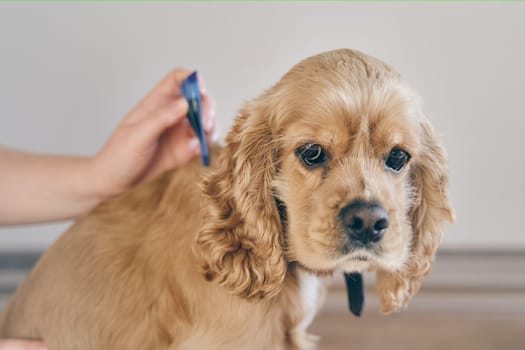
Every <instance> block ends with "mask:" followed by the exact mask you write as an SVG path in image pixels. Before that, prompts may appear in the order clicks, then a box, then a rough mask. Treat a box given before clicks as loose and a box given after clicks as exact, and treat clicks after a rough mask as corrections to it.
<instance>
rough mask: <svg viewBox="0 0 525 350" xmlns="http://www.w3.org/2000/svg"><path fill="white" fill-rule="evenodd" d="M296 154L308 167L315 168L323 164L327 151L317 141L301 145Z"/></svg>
mask: <svg viewBox="0 0 525 350" xmlns="http://www.w3.org/2000/svg"><path fill="white" fill-rule="evenodd" d="M295 154H297V156H298V157H299V159H301V160H302V161H303V164H304V165H305V166H306V167H308V168H313V167H316V166H319V165H321V164H323V163H324V162H325V161H326V153H325V151H324V150H323V147H321V145H318V144H315V143H307V144H306V145H303V146H301V147H299V148H298V149H297V150H296V151H295Z"/></svg>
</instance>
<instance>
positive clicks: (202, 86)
mask: <svg viewBox="0 0 525 350" xmlns="http://www.w3.org/2000/svg"><path fill="white" fill-rule="evenodd" d="M197 81H198V82H199V92H200V93H201V95H204V94H206V84H205V83H204V80H203V79H202V78H201V75H200V74H197Z"/></svg>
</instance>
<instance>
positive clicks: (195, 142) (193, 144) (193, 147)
mask: <svg viewBox="0 0 525 350" xmlns="http://www.w3.org/2000/svg"><path fill="white" fill-rule="evenodd" d="M188 149H189V150H190V152H194V153H198V151H199V150H200V147H199V139H198V138H196V137H194V138H192V139H191V140H190V141H189V142H188Z"/></svg>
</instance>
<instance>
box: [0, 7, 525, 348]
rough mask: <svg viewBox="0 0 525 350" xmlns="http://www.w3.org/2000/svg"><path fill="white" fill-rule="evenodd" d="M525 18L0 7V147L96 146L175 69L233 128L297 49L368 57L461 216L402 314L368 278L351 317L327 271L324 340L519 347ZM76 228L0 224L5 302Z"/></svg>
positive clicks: (507, 11) (338, 281) (512, 11)
mask: <svg viewBox="0 0 525 350" xmlns="http://www.w3.org/2000/svg"><path fill="white" fill-rule="evenodd" d="M524 18H525V3H505V4H499V3H460V4H457V3H448V2H445V3H384V2H381V3H329V4H321V3H246V4H243V3H229V4H216V3H194V4H191V3H156V4H145V3H126V4H123V3H112V4H107V3H74V4H67V3H49V4H36V3H22V4H15V3H1V4H0V144H2V145H4V146H10V147H14V148H19V149H23V150H28V151H35V152H44V153H58V154H74V155H92V154H94V153H95V152H97V150H98V149H99V148H100V147H101V146H102V145H103V143H104V142H105V140H106V139H107V138H108V137H109V135H110V133H111V131H112V130H113V128H114V127H115V126H116V125H117V123H118V122H119V120H120V119H121V118H122V117H123V116H124V115H125V114H126V113H127V112H128V111H129V110H130V109H131V108H132V107H133V106H134V104H135V103H137V102H138V101H139V99H141V98H142V96H143V95H144V94H145V93H146V92H148V90H149V89H150V88H151V87H152V86H153V85H154V84H155V83H156V82H157V81H158V80H160V79H161V78H162V77H163V76H164V75H165V74H167V73H168V72H169V71H170V70H171V69H173V68H175V67H178V66H181V67H187V68H193V69H197V70H199V72H200V73H201V75H202V76H203V77H204V78H205V80H206V85H207V89H208V91H209V92H210V93H211V94H212V95H213V96H214V97H215V99H216V101H217V104H218V114H217V116H218V122H219V127H220V130H221V136H222V137H224V135H225V133H226V132H227V131H228V129H229V127H230V126H231V124H232V120H233V118H234V116H235V114H236V111H237V110H238V109H239V107H240V106H241V105H242V104H243V102H244V101H246V100H248V99H250V98H253V97H255V96H257V95H258V94H260V93H261V92H262V91H263V90H264V89H266V88H268V87H270V86H271V85H272V84H274V83H275V82H276V81H277V80H278V79H279V78H280V77H281V76H282V75H283V74H284V73H285V72H286V71H287V70H288V69H289V68H290V67H291V66H292V65H294V64H295V63H297V62H298V61H299V60H301V59H303V58H305V57H308V56H310V55H313V54H317V53H319V52H322V51H326V50H332V49H336V48H343V47H348V48H354V49H358V50H360V51H363V52H365V53H368V54H371V55H373V56H376V57H378V58H380V59H382V60H384V61H386V62H388V63H390V64H391V65H393V66H394V67H396V68H397V69H398V71H399V72H401V74H402V76H403V77H404V79H405V80H406V81H408V82H409V84H410V85H412V86H413V87H414V88H415V89H416V90H417V91H419V93H420V94H421V96H422V97H423V101H424V111H425V113H426V114H427V116H428V118H429V119H430V120H431V122H432V123H433V125H434V126H435V127H436V129H437V130H439V131H440V132H441V134H442V136H443V141H444V143H445V146H446V148H447V150H448V153H449V158H450V171H451V188H450V192H451V198H452V202H453V204H454V207H455V209H456V215H457V222H456V223H455V224H454V225H451V226H450V227H449V229H448V231H447V233H446V236H445V241H444V243H443V248H442V249H441V251H440V253H439V254H438V258H437V263H436V266H435V270H434V272H433V274H432V275H431V276H430V278H429V279H428V281H427V283H426V284H425V286H424V288H423V290H422V292H421V293H420V294H419V295H418V296H416V297H415V298H414V300H413V301H412V303H411V304H410V305H409V308H408V309H407V310H406V311H405V312H403V313H400V314H396V315H391V316H382V315H380V314H379V311H378V310H379V308H378V305H377V299H376V297H375V295H374V291H373V276H365V277H366V279H367V284H368V288H367V306H366V310H365V314H364V316H363V317H362V318H361V319H356V318H353V317H351V315H350V314H349V312H348V311H347V307H346V297H345V294H344V288H343V284H342V277H341V278H339V277H337V278H334V283H333V288H332V291H331V293H330V296H329V299H328V302H327V304H326V306H325V308H324V309H323V311H322V313H321V314H320V316H319V317H318V318H317V319H316V321H315V322H314V325H313V326H312V331H313V332H315V333H317V334H320V335H321V336H322V340H321V343H320V344H321V345H320V348H321V349H346V348H352V347H354V348H360V349H381V348H384V347H385V346H388V347H389V348H396V349H397V348H399V349H420V348H425V349H442V348H444V347H446V348H448V349H477V350H480V349H481V350H483V349H524V348H525V272H524V271H525V232H524V231H523V226H522V225H523V218H522V215H524V214H523V213H524V209H525V204H524V203H523V198H524V196H525V181H524V180H525V156H524V150H525V138H524V137H523V134H524V131H525V112H524V108H523V96H522V95H523V93H524V92H525V90H524V83H525V69H524V68H523V67H524V62H525V45H524V43H525V21H524V20H523V19H524ZM0 171H2V169H1V162H0ZM0 200H2V197H1V194H0ZM69 224H70V223H58V224H50V225H37V226H25V227H4V228H0V296H1V297H0V304H1V303H3V302H5V300H6V298H8V296H9V294H10V293H11V292H12V291H13V290H14V288H16V285H17V284H18V283H19V282H20V280H21V279H22V278H23V276H24V275H25V273H27V271H28V269H30V267H31V266H32V264H34V262H35V260H36V259H37V258H38V255H39V254H40V253H41V252H42V251H43V250H44V249H45V248H46V247H47V246H48V245H49V244H51V242H52V241H53V240H54V239H55V238H56V237H58V235H59V234H60V233H61V232H63V231H64V230H65V228H66V227H67V226H68V225H69Z"/></svg>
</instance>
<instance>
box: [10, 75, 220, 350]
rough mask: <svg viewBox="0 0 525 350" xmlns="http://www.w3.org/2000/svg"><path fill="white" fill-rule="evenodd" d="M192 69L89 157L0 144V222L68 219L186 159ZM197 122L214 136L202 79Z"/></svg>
mask: <svg viewBox="0 0 525 350" xmlns="http://www.w3.org/2000/svg"><path fill="white" fill-rule="evenodd" d="M190 73H191V71H189V70H186V69H180V68H178V69H175V70H174V71H173V72H172V73H170V74H169V75H168V76H166V77H165V78H164V79H163V80H161V81H160V82H159V83H158V84H157V86H155V87H154V88H153V90H151V92H150V93H149V94H148V95H147V96H146V97H144V99H142V101H141V102H139V103H138V104H137V106H135V108H133V109H132V110H131V111H130V112H129V113H128V114H127V115H126V116H125V117H124V118H123V119H122V121H121V122H120V124H119V125H118V126H117V128H116V129H115V130H114V132H113V134H112V135H111V137H110V138H109V140H108V141H107V142H106V144H105V145H104V146H103V147H102V149H101V150H100V151H99V152H98V153H97V154H96V155H95V156H93V157H71V156H56V155H43V154H35V153H27V152H21V151H17V150H13V149H9V148H5V147H0V169H1V170H0V193H2V197H3V200H2V201H0V225H19V224H32V223H43V222H52V221H59V220H67V219H74V218H76V217H79V216H81V215H83V214H85V213H87V212H88V211H90V210H91V209H92V208H93V207H95V206H96V205H97V204H99V203H101V202H103V201H105V200H107V199H109V198H111V197H113V196H115V195H118V194H119V193H122V192H124V191H126V190H128V189H130V188H133V187H134V186H136V185H138V184H140V183H142V182H145V181H148V180H149V179H151V178H153V177H155V176H156V175H159V174H160V173H162V172H164V171H166V170H169V169H173V168H176V167H178V166H181V165H183V164H185V163H186V162H188V161H189V160H190V159H191V158H193V157H194V156H195V155H196V154H198V153H199V150H200V148H199V143H198V140H197V139H196V137H195V134H194V133H193V130H192V129H191V127H190V125H189V122H188V120H187V118H186V115H187V113H188V104H187V101H186V100H185V99H184V98H182V97H181V96H180V93H179V88H180V84H181V82H182V81H183V80H184V79H185V78H186V77H187V76H188V75H189V74H190ZM200 86H201V99H202V103H203V123H204V128H205V131H206V137H207V139H208V143H213V142H215V140H216V138H217V133H216V129H215V122H214V115H215V109H214V103H213V101H212V99H211V98H210V97H209V96H208V95H207V94H206V91H205V89H204V84H203V82H202V81H200ZM6 349H9V350H22V349H24V350H28V349H31V350H35V349H45V345H44V344H43V343H41V342H38V341H23V340H12V339H8V340H7V339H4V340H2V339H0V350H6Z"/></svg>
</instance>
